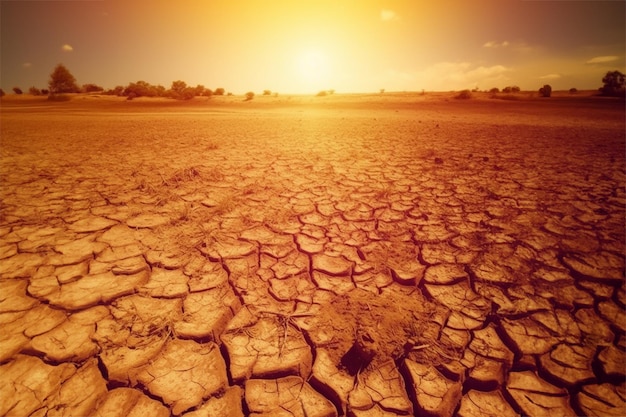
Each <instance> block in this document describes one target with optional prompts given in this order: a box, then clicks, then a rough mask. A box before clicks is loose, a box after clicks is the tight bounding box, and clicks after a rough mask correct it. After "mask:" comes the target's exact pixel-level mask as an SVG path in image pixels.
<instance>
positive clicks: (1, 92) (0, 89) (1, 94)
mask: <svg viewBox="0 0 626 417" xmlns="http://www.w3.org/2000/svg"><path fill="white" fill-rule="evenodd" d="M5 94H6V93H5V92H4V90H3V89H2V88H0V97H4V95H5Z"/></svg>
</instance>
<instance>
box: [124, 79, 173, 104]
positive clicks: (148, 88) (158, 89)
mask: <svg viewBox="0 0 626 417" xmlns="http://www.w3.org/2000/svg"><path fill="white" fill-rule="evenodd" d="M118 88H120V87H115V89H116V90H117V89H118ZM131 94H134V96H135V97H157V96H159V95H163V94H165V87H163V86H161V85H157V86H155V85H151V84H149V83H147V82H145V81H137V82H136V83H130V84H128V86H126V88H124V89H123V91H122V93H121V95H124V96H127V97H128V96H130V95H131ZM118 95H119V94H118ZM131 100H132V99H131Z"/></svg>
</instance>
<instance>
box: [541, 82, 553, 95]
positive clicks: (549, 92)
mask: <svg viewBox="0 0 626 417" xmlns="http://www.w3.org/2000/svg"><path fill="white" fill-rule="evenodd" d="M539 95H540V96H541V97H550V96H551V95H552V87H551V86H550V85H549V84H546V85H544V86H543V87H541V88H540V89H539Z"/></svg>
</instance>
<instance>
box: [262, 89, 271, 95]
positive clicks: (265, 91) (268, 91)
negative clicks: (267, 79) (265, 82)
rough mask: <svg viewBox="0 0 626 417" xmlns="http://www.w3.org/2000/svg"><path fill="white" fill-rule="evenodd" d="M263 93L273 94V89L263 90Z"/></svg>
mask: <svg viewBox="0 0 626 417" xmlns="http://www.w3.org/2000/svg"><path fill="white" fill-rule="evenodd" d="M263 95H264V96H271V95H272V90H263Z"/></svg>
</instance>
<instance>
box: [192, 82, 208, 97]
mask: <svg viewBox="0 0 626 417" xmlns="http://www.w3.org/2000/svg"><path fill="white" fill-rule="evenodd" d="M193 90H194V95H196V96H202V95H204V90H206V89H205V88H204V86H203V85H201V84H198V85H197V86H195V87H194V89H193Z"/></svg>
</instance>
